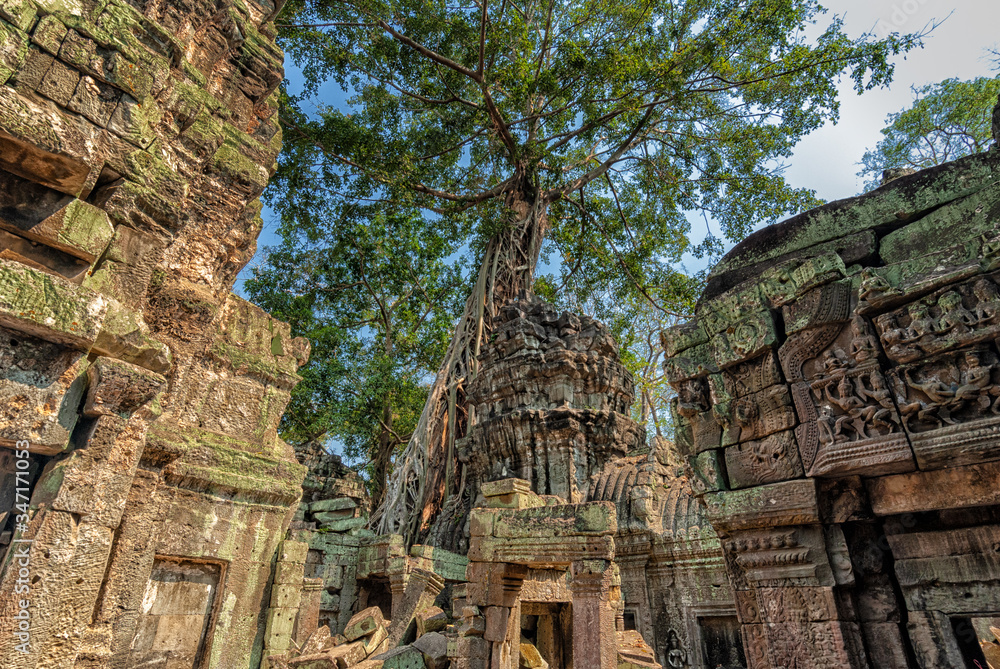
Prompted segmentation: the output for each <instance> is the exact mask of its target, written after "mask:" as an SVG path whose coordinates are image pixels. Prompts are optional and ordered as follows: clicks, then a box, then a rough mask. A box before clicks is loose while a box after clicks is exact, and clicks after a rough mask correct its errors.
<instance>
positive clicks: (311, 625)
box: [295, 578, 325, 644]
mask: <svg viewBox="0 0 1000 669" xmlns="http://www.w3.org/2000/svg"><path fill="white" fill-rule="evenodd" d="M324 590H325V586H324V584H323V579H321V578H307V579H303V581H302V597H301V599H300V600H299V617H298V619H297V620H296V621H295V641H296V642H297V643H299V644H302V643H304V642H305V640H306V639H308V638H309V635H310V634H312V633H313V632H315V631H316V630H317V629H318V628H319V610H320V606H321V603H322V599H323V592H324Z"/></svg>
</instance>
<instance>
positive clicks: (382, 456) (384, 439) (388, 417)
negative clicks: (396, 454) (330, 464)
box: [372, 398, 397, 507]
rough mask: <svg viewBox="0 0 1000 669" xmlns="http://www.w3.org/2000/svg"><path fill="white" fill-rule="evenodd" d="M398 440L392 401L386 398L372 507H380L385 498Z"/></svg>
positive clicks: (379, 436)
mask: <svg viewBox="0 0 1000 669" xmlns="http://www.w3.org/2000/svg"><path fill="white" fill-rule="evenodd" d="M396 443H397V440H396V439H395V438H394V437H393V434H392V400H391V398H386V400H385V404H384V406H383V407H382V429H381V430H379V435H378V446H376V449H377V450H376V451H375V462H374V466H373V467H372V469H373V470H374V473H373V476H372V483H373V485H372V506H374V507H378V506H379V505H380V504H381V503H382V500H383V499H384V498H385V490H386V485H385V484H386V479H387V478H388V476H389V466H390V465H391V464H392V452H393V451H394V450H396Z"/></svg>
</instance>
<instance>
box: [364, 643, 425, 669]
mask: <svg viewBox="0 0 1000 669" xmlns="http://www.w3.org/2000/svg"><path fill="white" fill-rule="evenodd" d="M374 659H376V660H381V661H382V669H427V665H426V664H425V663H424V654H423V653H421V652H420V651H419V650H417V649H416V648H414V647H413V646H401V647H399V648H393V649H392V650H390V651H389V652H387V653H382V654H381V655H378V656H376V657H375V658H374Z"/></svg>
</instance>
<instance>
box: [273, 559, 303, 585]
mask: <svg viewBox="0 0 1000 669" xmlns="http://www.w3.org/2000/svg"><path fill="white" fill-rule="evenodd" d="M304 577H305V568H304V567H303V565H302V563H300V562H279V563H278V564H277V565H276V566H275V570H274V582H275V583H287V584H290V585H295V586H300V585H302V579H303V578H304Z"/></svg>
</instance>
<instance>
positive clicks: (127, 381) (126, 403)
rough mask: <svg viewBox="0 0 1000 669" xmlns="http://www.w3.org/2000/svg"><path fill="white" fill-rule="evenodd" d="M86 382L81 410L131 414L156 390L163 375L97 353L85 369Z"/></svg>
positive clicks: (90, 414) (160, 386) (164, 380)
mask: <svg viewBox="0 0 1000 669" xmlns="http://www.w3.org/2000/svg"><path fill="white" fill-rule="evenodd" d="M87 377H88V378H89V379H90V384H89V386H88V388H87V400H86V403H85V404H84V407H83V413H84V414H85V415H88V416H114V415H117V416H123V417H127V416H129V415H131V414H132V413H133V412H134V411H135V410H136V409H138V408H139V407H141V406H143V405H145V404H146V403H147V402H149V401H150V400H152V399H153V397H155V396H156V395H157V393H159V392H160V389H161V388H162V387H163V385H164V384H165V383H166V379H165V378H163V377H162V376H160V375H159V374H157V373H155V372H151V371H149V370H146V369H143V368H142V367H138V366H136V365H132V364H129V363H127V362H122V361H121V360H114V359H112V358H105V357H100V358H98V359H97V360H96V361H94V364H92V365H91V366H90V368H89V369H88V370H87Z"/></svg>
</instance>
